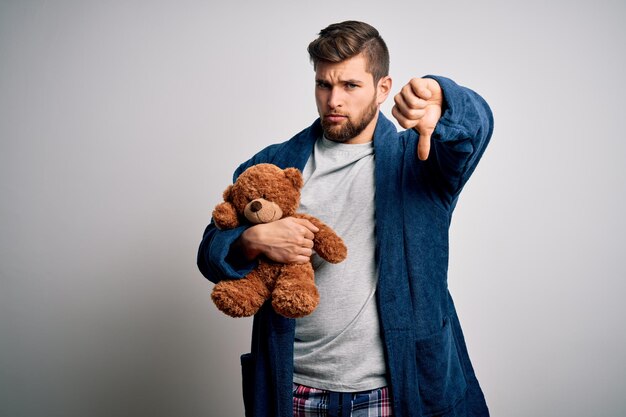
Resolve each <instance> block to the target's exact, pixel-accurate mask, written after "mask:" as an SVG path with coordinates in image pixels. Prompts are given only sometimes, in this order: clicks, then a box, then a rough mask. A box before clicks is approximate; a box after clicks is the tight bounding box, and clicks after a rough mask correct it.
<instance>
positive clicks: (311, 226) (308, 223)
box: [294, 219, 320, 233]
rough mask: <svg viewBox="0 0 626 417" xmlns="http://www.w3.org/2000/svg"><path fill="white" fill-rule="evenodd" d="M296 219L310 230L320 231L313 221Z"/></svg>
mask: <svg viewBox="0 0 626 417" xmlns="http://www.w3.org/2000/svg"><path fill="white" fill-rule="evenodd" d="M294 220H295V221H296V222H297V223H299V224H301V225H302V226H304V227H306V228H307V229H308V230H310V231H311V232H313V233H317V232H319V231H320V229H319V228H318V227H317V226H315V225H314V224H313V223H311V222H310V221H308V220H307V219H294Z"/></svg>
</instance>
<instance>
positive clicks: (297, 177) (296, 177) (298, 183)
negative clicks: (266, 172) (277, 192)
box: [284, 168, 304, 189]
mask: <svg viewBox="0 0 626 417" xmlns="http://www.w3.org/2000/svg"><path fill="white" fill-rule="evenodd" d="M284 173H285V177H287V178H288V179H289V180H290V181H291V182H292V183H293V185H294V187H296V188H298V189H300V188H302V184H303V182H304V181H303V180H302V174H301V173H300V170H299V169H297V168H285V169H284Z"/></svg>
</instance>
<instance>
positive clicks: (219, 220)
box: [213, 201, 239, 230]
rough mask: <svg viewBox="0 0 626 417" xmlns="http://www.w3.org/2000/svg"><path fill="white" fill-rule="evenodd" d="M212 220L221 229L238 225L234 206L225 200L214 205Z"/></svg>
mask: <svg viewBox="0 0 626 417" xmlns="http://www.w3.org/2000/svg"><path fill="white" fill-rule="evenodd" d="M213 220H214V221H215V225H216V226H217V227H218V228H219V229H222V230H226V229H234V228H235V227H237V226H239V218H238V217H237V211H236V210H235V207H234V206H233V205H232V204H231V203H229V202H227V201H225V202H223V203H220V204H218V205H217V206H215V210H213Z"/></svg>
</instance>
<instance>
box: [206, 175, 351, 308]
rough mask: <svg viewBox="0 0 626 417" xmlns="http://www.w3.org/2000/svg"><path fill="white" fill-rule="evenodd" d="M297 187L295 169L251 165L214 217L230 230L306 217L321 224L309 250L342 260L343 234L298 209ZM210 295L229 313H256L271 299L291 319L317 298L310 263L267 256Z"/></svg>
mask: <svg viewBox="0 0 626 417" xmlns="http://www.w3.org/2000/svg"><path fill="white" fill-rule="evenodd" d="M301 188H302V175H301V173H300V171H298V170H297V169H296V168H286V169H284V170H283V169H280V168H279V167H277V166H276V165H272V164H258V165H254V166H252V167H250V168H248V169H247V170H246V171H244V172H243V173H242V174H241V175H240V176H239V178H237V181H236V182H235V184H233V185H230V186H228V188H227V189H226V190H225V191H224V202H223V203H220V204H218V205H217V206H216V207H215V210H214V211H213V221H214V222H215V225H216V226H217V227H218V228H220V229H232V228H235V227H238V226H239V225H241V224H243V223H244V222H249V223H252V224H258V223H268V222H270V221H276V220H279V219H281V218H283V217H287V216H293V217H298V218H303V219H307V220H309V221H310V222H311V223H313V224H314V225H315V226H317V227H318V228H319V229H320V230H319V232H317V233H316V234H315V238H314V239H313V245H314V246H313V250H314V251H315V252H316V253H317V254H318V255H319V256H320V257H322V258H323V259H325V260H327V261H328V262H331V263H339V262H341V261H343V260H344V259H345V258H346V256H347V253H348V252H347V249H346V246H345V244H344V243H343V241H342V240H341V238H340V237H339V236H337V234H336V233H335V232H334V231H333V230H332V229H331V228H330V227H328V226H327V225H325V224H324V223H322V222H321V221H320V220H319V219H317V218H315V217H313V216H309V215H306V214H301V213H296V210H297V208H298V206H299V205H300V189H301ZM211 298H212V299H213V302H214V303H215V305H216V306H217V308H219V309H220V310H221V311H223V312H224V313H226V314H228V315H229V316H232V317H247V316H251V315H253V314H255V313H256V312H257V311H258V310H259V308H261V306H262V305H263V303H265V301H266V300H268V299H269V298H271V300H272V306H273V307H274V310H275V311H276V312H277V313H279V314H282V315H283V316H285V317H291V318H297V317H302V316H306V315H307V314H310V313H312V312H313V310H315V308H316V307H317V305H318V303H319V294H318V292H317V288H316V286H315V281H314V273H313V266H312V265H311V263H310V262H308V263H304V264H281V263H277V262H273V261H271V260H269V259H267V258H265V257H260V258H259V264H258V266H257V267H256V268H255V269H253V270H252V271H251V272H250V273H249V274H248V275H246V277H244V278H242V279H237V280H223V281H220V282H219V283H218V284H216V285H215V287H214V288H213V292H212V294H211Z"/></svg>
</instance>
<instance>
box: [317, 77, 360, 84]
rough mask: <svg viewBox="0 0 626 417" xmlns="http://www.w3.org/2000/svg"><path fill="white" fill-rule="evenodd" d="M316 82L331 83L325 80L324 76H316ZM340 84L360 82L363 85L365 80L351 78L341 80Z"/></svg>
mask: <svg viewBox="0 0 626 417" xmlns="http://www.w3.org/2000/svg"><path fill="white" fill-rule="evenodd" d="M315 82H316V83H323V84H330V81H328V80H325V79H323V78H316V79H315ZM339 83H340V84H358V85H361V84H363V81H360V80H355V79H349V80H339Z"/></svg>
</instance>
